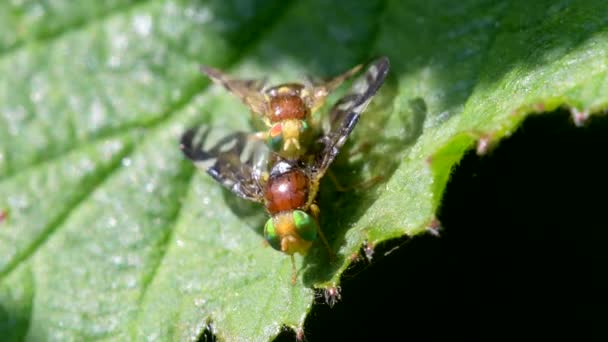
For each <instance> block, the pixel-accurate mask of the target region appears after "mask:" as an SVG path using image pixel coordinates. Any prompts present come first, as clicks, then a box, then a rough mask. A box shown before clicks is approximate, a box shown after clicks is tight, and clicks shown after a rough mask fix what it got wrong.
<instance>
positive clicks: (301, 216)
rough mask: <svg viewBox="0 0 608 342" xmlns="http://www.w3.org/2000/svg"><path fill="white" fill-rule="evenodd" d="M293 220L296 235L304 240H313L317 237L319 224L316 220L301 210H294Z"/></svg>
mask: <svg viewBox="0 0 608 342" xmlns="http://www.w3.org/2000/svg"><path fill="white" fill-rule="evenodd" d="M293 221H294V223H295V225H296V231H297V232H298V235H299V236H300V237H301V238H302V239H303V240H306V241H314V240H315V239H316V238H317V231H318V230H319V226H318V225H317V221H315V219H313V218H312V217H311V216H310V215H308V214H307V213H305V212H303V211H302V210H294V212H293Z"/></svg>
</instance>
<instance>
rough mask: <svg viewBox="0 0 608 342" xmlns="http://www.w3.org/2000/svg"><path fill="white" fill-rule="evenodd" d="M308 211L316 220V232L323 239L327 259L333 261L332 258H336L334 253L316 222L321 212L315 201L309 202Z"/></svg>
mask: <svg viewBox="0 0 608 342" xmlns="http://www.w3.org/2000/svg"><path fill="white" fill-rule="evenodd" d="M310 213H311V214H312V216H313V217H314V218H315V220H316V221H317V233H319V237H321V241H323V244H324V245H325V248H327V253H328V254H329V260H330V261H331V262H333V261H334V260H336V255H335V254H334V251H333V250H332V249H331V247H330V246H329V242H327V238H325V234H323V231H322V230H321V227H320V226H319V224H318V223H319V214H320V213H321V210H320V209H319V206H318V205H316V204H315V203H313V204H311V205H310Z"/></svg>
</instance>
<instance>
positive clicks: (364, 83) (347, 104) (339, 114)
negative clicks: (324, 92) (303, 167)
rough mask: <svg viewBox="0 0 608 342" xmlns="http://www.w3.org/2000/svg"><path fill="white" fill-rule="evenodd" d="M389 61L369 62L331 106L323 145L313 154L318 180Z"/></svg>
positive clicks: (337, 150)
mask: <svg viewBox="0 0 608 342" xmlns="http://www.w3.org/2000/svg"><path fill="white" fill-rule="evenodd" d="M389 67H390V64H389V60H388V58H387V57H380V58H378V59H376V60H374V61H373V62H372V63H370V65H369V67H368V68H367V70H366V71H365V74H364V76H363V77H361V78H360V79H358V80H357V81H356V82H355V83H354V84H353V86H352V87H351V89H350V90H349V91H348V93H347V94H346V95H345V96H344V97H342V98H341V99H340V100H338V102H336V104H335V105H334V106H333V108H332V109H331V113H330V129H329V132H328V133H327V134H326V135H325V136H323V138H322V139H321V142H322V144H323V148H322V149H321V150H320V152H319V153H318V154H317V156H316V157H315V162H314V167H313V174H314V177H315V178H316V179H317V180H318V179H320V178H321V177H323V175H324V174H325V171H327V168H328V167H329V165H330V164H331V163H332V162H333V160H334V159H335V158H336V156H337V155H338V152H340V148H341V147H342V146H343V145H344V143H345V142H346V139H347V138H348V136H349V135H350V133H351V132H352V130H353V128H355V125H356V124H357V122H358V121H359V117H360V116H361V113H362V112H363V111H364V110H365V108H366V107H367V105H368V104H369V103H370V101H371V100H372V98H373V97H374V95H375V94H376V92H377V91H378V89H380V87H381V86H382V84H383V83H384V79H385V78H386V75H387V74H388V70H389Z"/></svg>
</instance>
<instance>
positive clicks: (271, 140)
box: [268, 123, 283, 152]
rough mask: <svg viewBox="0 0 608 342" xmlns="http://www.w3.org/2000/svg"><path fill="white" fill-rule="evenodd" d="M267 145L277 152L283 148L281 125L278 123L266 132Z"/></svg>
mask: <svg viewBox="0 0 608 342" xmlns="http://www.w3.org/2000/svg"><path fill="white" fill-rule="evenodd" d="M268 146H269V147H270V149H271V150H273V151H275V152H277V151H281V150H282V149H283V127H282V125H281V124H280V123H278V124H276V125H274V126H272V128H271V129H270V132H269V134H268Z"/></svg>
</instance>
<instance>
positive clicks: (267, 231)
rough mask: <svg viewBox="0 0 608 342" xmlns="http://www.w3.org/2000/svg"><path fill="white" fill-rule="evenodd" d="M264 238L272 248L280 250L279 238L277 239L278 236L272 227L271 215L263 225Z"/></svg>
mask: <svg viewBox="0 0 608 342" xmlns="http://www.w3.org/2000/svg"><path fill="white" fill-rule="evenodd" d="M264 238H265V239H266V241H268V243H269V244H270V246H272V248H274V249H276V250H277V251H280V250H281V240H280V239H279V236H278V235H277V232H276V230H275V228H274V223H273V222H272V217H271V218H269V219H268V221H266V224H265V225H264Z"/></svg>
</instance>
